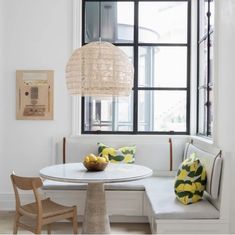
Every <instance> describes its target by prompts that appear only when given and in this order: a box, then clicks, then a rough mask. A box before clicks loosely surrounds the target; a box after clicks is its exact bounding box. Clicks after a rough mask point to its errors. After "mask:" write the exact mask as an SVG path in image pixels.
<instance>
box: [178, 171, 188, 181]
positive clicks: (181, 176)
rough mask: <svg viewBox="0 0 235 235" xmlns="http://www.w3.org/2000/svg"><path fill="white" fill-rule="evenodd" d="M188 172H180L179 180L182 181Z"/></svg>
mask: <svg viewBox="0 0 235 235" xmlns="http://www.w3.org/2000/svg"><path fill="white" fill-rule="evenodd" d="M187 174H188V172H187V171H186V170H181V172H180V174H179V175H178V179H179V180H184V179H185V177H186V176H187Z"/></svg>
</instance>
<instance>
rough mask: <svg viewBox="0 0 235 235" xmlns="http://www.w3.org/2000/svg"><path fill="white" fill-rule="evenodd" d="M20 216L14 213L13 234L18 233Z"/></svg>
mask: <svg viewBox="0 0 235 235" xmlns="http://www.w3.org/2000/svg"><path fill="white" fill-rule="evenodd" d="M20 216H21V215H20V214H19V213H18V212H16V213H15V221H14V228H13V234H17V232H18V227H19V220H20Z"/></svg>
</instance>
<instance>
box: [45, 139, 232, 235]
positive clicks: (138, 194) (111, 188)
mask: <svg viewBox="0 0 235 235" xmlns="http://www.w3.org/2000/svg"><path fill="white" fill-rule="evenodd" d="M166 143H167V144H168V143H169V142H166ZM142 144H143V143H142ZM180 145H182V143H180ZM142 146H143V145H142ZM148 146H149V145H148ZM73 147H74V146H73ZM161 147H163V146H161ZM171 147H172V146H171ZM177 147H179V146H177ZM177 147H176V149H177ZM163 149H164V147H163V148H162V150H163ZM137 151H138V148H137ZM177 151H178V152H181V153H182V157H181V160H180V161H182V160H183V159H184V158H187V157H188V156H189V155H190V154H191V153H192V152H195V153H196V155H197V156H198V157H199V158H200V160H201V161H202V162H203V164H204V165H205V166H206V170H207V177H208V178H207V182H208V183H207V187H206V192H205V193H204V198H203V200H201V201H200V202H197V203H195V204H190V205H183V204H182V203H180V202H179V201H178V200H177V199H176V197H175V194H174V180H175V177H174V175H175V174H176V172H175V171H174V173H172V172H171V173H169V174H168V176H166V175H167V174H166V172H165V171H164V175H165V176H159V175H158V176H157V175H156V174H155V175H154V176H153V177H149V178H146V179H142V180H138V181H132V182H125V183H112V184H106V185H105V189H106V192H107V193H106V195H107V204H108V205H107V206H108V211H109V214H110V215H111V221H112V220H113V221H114V222H115V221H117V222H147V221H148V222H149V223H150V225H151V231H152V233H227V232H228V221H227V220H226V215H224V209H223V208H222V207H223V204H225V202H224V201H223V193H222V189H223V187H222V181H223V177H222V178H221V170H222V157H221V153H220V152H219V151H218V150H217V149H216V150H215V151H214V152H213V153H211V152H207V151H203V150H202V149H200V148H198V147H196V146H194V145H193V144H188V143H187V144H184V148H183V149H181V150H179V148H178V149H177ZM83 154H84V152H83ZM176 155H177V154H176ZM173 156H175V153H174V148H173ZM171 157H172V156H171ZM147 159H148V160H149V158H147ZM136 160H137V157H136ZM174 161H176V159H174V160H173V162H174ZM177 161H178V160H177ZM142 162H143V160H142ZM168 163H169V162H168ZM146 164H147V165H148V166H151V164H150V162H147V163H146ZM178 165H179V162H178ZM174 167H175V170H176V169H177V167H176V166H174ZM152 168H154V166H153V164H152ZM169 175H172V176H169ZM86 187H87V185H86V184H73V183H61V182H56V181H50V180H45V181H44V187H43V189H44V193H45V194H46V195H47V196H50V197H53V199H54V200H58V201H59V202H63V203H66V204H68V205H70V204H73V203H77V204H78V212H79V214H80V215H82V214H83V211H84V202H85V197H86Z"/></svg>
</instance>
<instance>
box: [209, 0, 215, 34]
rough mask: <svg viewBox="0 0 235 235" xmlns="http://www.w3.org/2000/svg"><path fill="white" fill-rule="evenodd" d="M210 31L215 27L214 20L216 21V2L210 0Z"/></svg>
mask: <svg viewBox="0 0 235 235" xmlns="http://www.w3.org/2000/svg"><path fill="white" fill-rule="evenodd" d="M210 13H211V16H210V31H211V30H212V29H214V21H215V2H214V1H213V0H210Z"/></svg>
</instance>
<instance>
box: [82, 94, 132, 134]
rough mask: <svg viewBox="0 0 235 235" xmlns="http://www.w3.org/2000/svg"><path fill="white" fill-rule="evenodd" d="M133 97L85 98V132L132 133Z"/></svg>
mask: <svg viewBox="0 0 235 235" xmlns="http://www.w3.org/2000/svg"><path fill="white" fill-rule="evenodd" d="M132 97H133V95H132V94H131V95H130V96H129V97H115V98H97V97H96V98H93V97H85V124H84V130H85V131H132V130H133V124H132V122H133V111H132V110H133V107H132V106H133V105H132V100H133V98H132Z"/></svg>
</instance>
